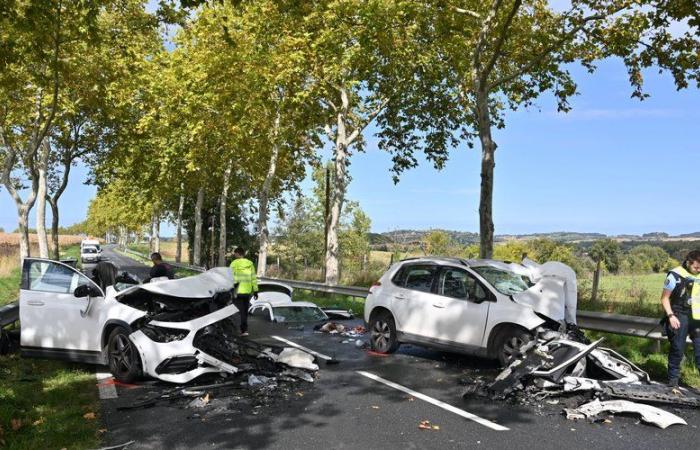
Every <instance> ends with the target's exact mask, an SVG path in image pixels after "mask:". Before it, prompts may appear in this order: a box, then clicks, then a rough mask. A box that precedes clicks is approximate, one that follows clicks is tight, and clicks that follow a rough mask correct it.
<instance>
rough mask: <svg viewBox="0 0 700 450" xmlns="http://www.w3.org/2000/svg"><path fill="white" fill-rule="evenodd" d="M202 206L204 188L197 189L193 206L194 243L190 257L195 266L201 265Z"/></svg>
mask: <svg viewBox="0 0 700 450" xmlns="http://www.w3.org/2000/svg"><path fill="white" fill-rule="evenodd" d="M203 206H204V188H199V190H197V203H195V206H194V245H193V247H194V248H193V249H192V259H193V263H194V265H195V266H201V265H202V207H203Z"/></svg>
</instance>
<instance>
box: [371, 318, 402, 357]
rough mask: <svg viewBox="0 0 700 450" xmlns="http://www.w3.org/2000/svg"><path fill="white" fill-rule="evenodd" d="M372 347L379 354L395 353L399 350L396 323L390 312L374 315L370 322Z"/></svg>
mask: <svg viewBox="0 0 700 450" xmlns="http://www.w3.org/2000/svg"><path fill="white" fill-rule="evenodd" d="M369 342H370V347H371V348H372V350H373V351H375V352H377V353H394V352H395V351H396V349H398V348H399V345H400V343H399V341H398V336H397V335H396V323H395V322H394V318H393V317H392V315H391V314H390V313H389V312H386V311H384V312H380V313H377V314H374V315H373V317H372V318H371V319H370V322H369Z"/></svg>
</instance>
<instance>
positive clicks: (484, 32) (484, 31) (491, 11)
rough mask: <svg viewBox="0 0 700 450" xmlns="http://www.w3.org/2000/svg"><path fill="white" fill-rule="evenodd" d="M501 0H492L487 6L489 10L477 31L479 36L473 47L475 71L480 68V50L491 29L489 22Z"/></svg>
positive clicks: (494, 15) (482, 48) (491, 20)
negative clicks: (489, 5)
mask: <svg viewBox="0 0 700 450" xmlns="http://www.w3.org/2000/svg"><path fill="white" fill-rule="evenodd" d="M502 1H503V0H494V1H493V3H492V4H491V7H489V12H488V15H487V16H486V19H485V20H484V24H483V25H482V26H481V30H480V31H479V37H478V38H477V40H476V48H475V49H474V70H475V73H478V72H479V71H480V70H479V69H480V68H481V52H483V50H484V46H485V45H486V39H487V37H488V35H489V31H490V30H491V22H493V19H494V18H495V17H496V13H497V12H498V9H499V8H500V7H501V3H502Z"/></svg>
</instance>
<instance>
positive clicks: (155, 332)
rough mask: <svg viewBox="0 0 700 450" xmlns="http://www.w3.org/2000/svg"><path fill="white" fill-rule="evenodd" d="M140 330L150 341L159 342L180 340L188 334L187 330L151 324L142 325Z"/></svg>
mask: <svg viewBox="0 0 700 450" xmlns="http://www.w3.org/2000/svg"><path fill="white" fill-rule="evenodd" d="M140 330H141V331H142V332H143V334H145V335H146V336H148V338H149V339H151V340H152V341H154V342H161V343H164V342H173V341H181V340H183V339H185V337H186V336H187V335H188V334H189V330H181V329H179V328H165V327H158V326H155V325H151V324H148V325H144V326H143V327H141V328H140Z"/></svg>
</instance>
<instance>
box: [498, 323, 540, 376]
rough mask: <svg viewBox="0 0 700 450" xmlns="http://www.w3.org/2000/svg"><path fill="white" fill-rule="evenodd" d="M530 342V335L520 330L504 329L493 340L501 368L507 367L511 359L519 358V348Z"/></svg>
mask: <svg viewBox="0 0 700 450" xmlns="http://www.w3.org/2000/svg"><path fill="white" fill-rule="evenodd" d="M531 340H532V335H531V334H530V333H529V332H527V331H525V330H523V329H520V328H506V329H505V330H503V331H501V332H500V333H499V335H498V337H497V338H496V340H495V346H494V349H495V352H496V357H497V358H498V362H499V363H500V364H501V366H502V367H508V366H509V365H510V363H512V362H513V359H515V358H517V357H519V356H521V355H520V347H522V346H523V345H524V344H526V343H527V342H530V341H531Z"/></svg>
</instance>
